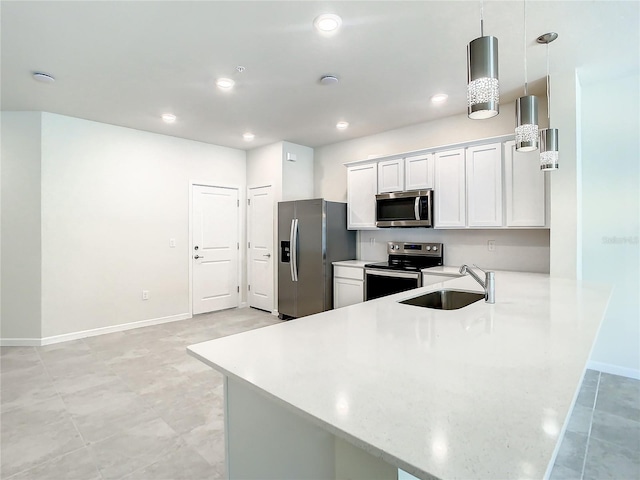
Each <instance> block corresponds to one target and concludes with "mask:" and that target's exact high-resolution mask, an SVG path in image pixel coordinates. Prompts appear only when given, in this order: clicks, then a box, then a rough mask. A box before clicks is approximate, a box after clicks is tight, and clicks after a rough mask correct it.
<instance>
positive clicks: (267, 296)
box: [247, 186, 277, 312]
mask: <svg viewBox="0 0 640 480" xmlns="http://www.w3.org/2000/svg"><path fill="white" fill-rule="evenodd" d="M273 210H274V205H273V195H272V193H271V186H267V187H257V188H250V189H249V205H248V213H247V216H248V218H249V225H248V232H247V233H248V241H249V255H248V256H249V306H251V307H255V308H259V309H261V310H267V311H269V312H271V311H272V310H273V309H274V305H273V296H274V290H275V288H274V276H273V265H274V263H275V259H276V257H277V255H276V252H275V251H274V250H273Z"/></svg>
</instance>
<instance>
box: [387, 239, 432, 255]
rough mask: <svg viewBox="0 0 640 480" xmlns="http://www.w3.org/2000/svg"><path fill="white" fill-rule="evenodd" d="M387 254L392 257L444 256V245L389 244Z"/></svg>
mask: <svg viewBox="0 0 640 480" xmlns="http://www.w3.org/2000/svg"><path fill="white" fill-rule="evenodd" d="M387 253H388V254H391V255H429V256H434V257H438V256H441V255H442V243H408V242H388V243H387Z"/></svg>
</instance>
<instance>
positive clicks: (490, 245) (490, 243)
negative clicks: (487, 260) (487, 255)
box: [487, 240, 496, 252]
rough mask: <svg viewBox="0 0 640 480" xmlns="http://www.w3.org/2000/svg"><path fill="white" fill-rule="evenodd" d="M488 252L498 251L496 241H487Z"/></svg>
mask: <svg viewBox="0 0 640 480" xmlns="http://www.w3.org/2000/svg"><path fill="white" fill-rule="evenodd" d="M487 250H489V251H490V252H495V250H496V241H495V240H487Z"/></svg>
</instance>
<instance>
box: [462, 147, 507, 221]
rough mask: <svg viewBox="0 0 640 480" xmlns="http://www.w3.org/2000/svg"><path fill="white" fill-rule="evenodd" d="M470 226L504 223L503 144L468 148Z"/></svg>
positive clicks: (468, 214) (468, 209)
mask: <svg viewBox="0 0 640 480" xmlns="http://www.w3.org/2000/svg"><path fill="white" fill-rule="evenodd" d="M466 173H467V226H469V227H501V226H502V225H503V219H502V144H501V143H490V144H487V145H479V146H476V147H469V148H467V154H466Z"/></svg>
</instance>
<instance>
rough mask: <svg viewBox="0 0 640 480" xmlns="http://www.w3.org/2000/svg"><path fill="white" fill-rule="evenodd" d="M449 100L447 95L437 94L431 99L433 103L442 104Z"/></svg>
mask: <svg viewBox="0 0 640 480" xmlns="http://www.w3.org/2000/svg"><path fill="white" fill-rule="evenodd" d="M447 98H449V95H447V94H446V93H436V94H435V95H434V96H433V97H431V102H432V103H442V102H445V101H446V100H447Z"/></svg>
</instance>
